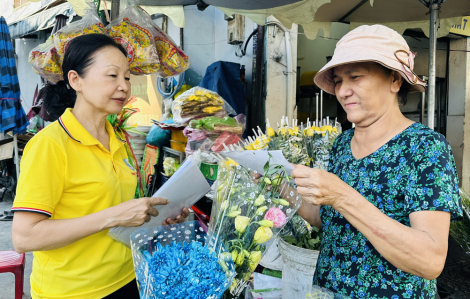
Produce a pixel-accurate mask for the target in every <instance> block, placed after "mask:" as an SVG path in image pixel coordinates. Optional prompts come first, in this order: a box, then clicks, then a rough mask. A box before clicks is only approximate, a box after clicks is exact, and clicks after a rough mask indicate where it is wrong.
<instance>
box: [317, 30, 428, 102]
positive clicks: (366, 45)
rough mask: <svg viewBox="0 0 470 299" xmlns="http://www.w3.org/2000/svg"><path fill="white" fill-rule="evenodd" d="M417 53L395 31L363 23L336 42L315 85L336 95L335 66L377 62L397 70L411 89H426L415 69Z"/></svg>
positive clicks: (412, 90) (422, 90) (318, 74)
mask: <svg viewBox="0 0 470 299" xmlns="http://www.w3.org/2000/svg"><path fill="white" fill-rule="evenodd" d="M414 57H415V53H413V52H412V51H411V50H410V47H408V44H407V43H406V41H405V39H404V38H403V37H402V36H401V35H400V34H399V33H398V32H396V31H395V30H393V29H390V28H388V27H385V26H383V25H372V26H368V25H363V26H360V27H357V28H356V29H354V30H352V31H350V32H349V33H348V34H346V35H345V36H343V38H342V39H341V40H340V41H339V42H338V43H337V44H336V48H335V52H334V54H333V58H332V59H331V60H330V62H328V63H327V64H326V65H325V66H324V67H323V68H322V69H321V70H320V71H319V72H318V73H317V75H316V76H315V77H314V78H313V81H314V82H315V84H316V85H317V86H318V87H320V88H321V89H323V90H324V91H326V92H327V93H329V94H332V95H334V94H335V85H334V81H333V68H334V67H335V66H338V65H342V64H348V63H355V62H367V61H371V62H377V63H380V64H381V65H383V66H384V67H386V68H388V69H391V70H394V71H398V72H399V73H400V74H401V75H402V76H403V78H404V79H405V80H406V81H408V83H410V85H411V86H410V92H415V91H418V92H424V90H425V86H426V82H425V81H423V80H421V79H420V78H419V77H418V76H417V75H416V74H415V73H414V72H413V68H414Z"/></svg>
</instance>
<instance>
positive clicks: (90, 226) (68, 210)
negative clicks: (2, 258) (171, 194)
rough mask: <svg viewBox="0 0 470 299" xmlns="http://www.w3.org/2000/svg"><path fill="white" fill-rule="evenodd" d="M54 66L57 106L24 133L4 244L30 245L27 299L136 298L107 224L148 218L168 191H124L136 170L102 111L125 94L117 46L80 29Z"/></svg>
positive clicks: (52, 89) (124, 67)
mask: <svg viewBox="0 0 470 299" xmlns="http://www.w3.org/2000/svg"><path fill="white" fill-rule="evenodd" d="M62 69H63V73H64V81H61V82H59V83H58V84H57V85H53V86H52V85H51V86H48V87H47V90H46V91H47V103H46V107H47V108H48V112H49V113H54V112H55V113H57V110H53V109H51V107H56V108H57V107H59V110H60V109H61V110H62V111H60V113H59V114H57V116H60V115H61V114H62V112H63V114H62V115H61V116H60V118H59V119H58V120H57V121H55V122H54V123H52V124H51V125H49V126H47V127H46V128H45V129H44V130H42V131H41V132H39V133H38V134H37V135H36V136H35V137H34V138H33V139H31V141H30V142H29V143H28V145H27V146H26V149H25V152H24V155H23V158H22V161H21V175H20V179H19V182H18V188H17V196H16V198H15V202H14V205H13V209H12V210H13V211H14V212H15V214H14V219H13V233H12V236H13V244H14V246H15V249H16V251H17V252H20V253H21V252H29V251H33V252H34V261H33V272H32V275H31V295H32V297H33V299H43V298H70V299H75V298H76V299H79V298H80V299H86V298H89V299H95V298H96V299H98V298H126V299H130V298H139V294H138V290H137V286H136V282H135V274H134V269H133V264H132V256H131V251H130V249H128V248H127V247H125V246H124V245H122V244H120V243H118V242H116V241H114V240H113V239H112V238H110V237H109V236H108V235H107V232H108V230H109V229H110V228H112V227H115V226H127V227H137V226H140V225H142V224H143V223H144V222H148V221H149V220H150V217H151V216H156V215H158V211H157V210H156V209H155V208H154V206H156V205H162V204H163V205H164V204H167V203H168V200H167V199H162V198H138V199H132V198H133V196H134V193H135V188H136V185H137V178H136V170H135V169H134V168H133V167H132V166H131V164H130V163H129V162H128V161H127V160H126V159H127V154H126V150H125V147H124V144H125V141H124V140H122V138H119V136H117V135H116V133H115V131H114V129H113V127H112V126H111V124H110V123H109V122H108V121H107V120H106V117H107V116H108V115H110V114H116V113H119V112H120V111H121V110H122V108H123V106H124V105H125V104H126V102H127V99H128V98H129V96H130V90H131V85H130V81H129V79H130V78H129V77H130V71H129V66H128V61H127V53H126V50H125V49H124V48H123V47H122V46H121V45H119V44H117V43H115V42H114V40H113V39H111V38H110V37H108V36H106V35H102V34H90V35H84V36H79V37H77V38H75V39H73V40H72V41H71V42H70V43H69V45H68V46H67V50H66V52H65V57H64V61H63V65H62ZM60 107H61V108H60ZM68 107H73V110H72V109H70V108H68ZM66 108H68V109H66ZM64 110H65V112H64ZM188 213H189V212H188V210H187V209H184V210H183V213H182V214H181V215H180V216H178V217H177V219H176V220H172V219H168V220H167V221H166V222H168V223H170V224H171V223H174V222H182V221H184V219H185V218H186V217H187V216H188Z"/></svg>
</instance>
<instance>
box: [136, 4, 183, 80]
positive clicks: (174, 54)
mask: <svg viewBox="0 0 470 299" xmlns="http://www.w3.org/2000/svg"><path fill="white" fill-rule="evenodd" d="M142 12H144V13H145V14H146V15H147V16H148V18H150V19H151V17H150V15H148V13H147V12H146V11H144V10H142ZM153 29H154V30H153V31H152V33H153V34H154V42H155V47H156V48H157V53H158V57H159V58H160V63H161V66H160V70H159V71H158V72H157V76H159V77H162V78H167V77H173V76H176V75H179V74H181V73H183V72H185V71H186V70H187V69H188V68H189V67H190V65H191V62H190V60H189V57H188V56H187V55H186V54H185V53H184V52H183V51H182V50H181V49H179V48H178V46H177V45H176V43H175V42H174V41H173V40H172V39H171V37H169V36H168V35H167V34H166V33H165V32H164V31H163V30H161V29H160V28H159V27H158V26H157V25H155V23H153Z"/></svg>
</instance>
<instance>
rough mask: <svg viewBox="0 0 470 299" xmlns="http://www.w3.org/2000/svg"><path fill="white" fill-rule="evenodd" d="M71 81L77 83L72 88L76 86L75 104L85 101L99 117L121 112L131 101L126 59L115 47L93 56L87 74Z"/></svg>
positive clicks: (104, 49) (107, 48)
mask: <svg viewBox="0 0 470 299" xmlns="http://www.w3.org/2000/svg"><path fill="white" fill-rule="evenodd" d="M77 77H78V76H77ZM74 79H75V80H76V82H71V84H74V83H77V84H76V85H75V84H74V86H73V87H74V89H75V90H77V102H78V101H84V102H85V103H84V104H86V105H87V106H89V107H92V108H93V109H95V110H96V112H99V113H103V114H106V115H109V114H117V113H119V112H121V110H122V108H123V107H124V105H125V104H126V102H127V100H128V99H129V97H130V92H131V83H130V70H129V66H128V63H127V58H126V57H125V56H124V54H123V53H122V52H121V51H119V50H118V49H116V48H114V47H106V48H103V49H101V50H99V51H98V52H96V53H95V54H94V58H93V61H92V64H91V65H90V66H89V67H88V69H87V70H86V74H85V75H84V76H82V77H78V78H74ZM72 80H73V79H72ZM75 80H73V81H75Z"/></svg>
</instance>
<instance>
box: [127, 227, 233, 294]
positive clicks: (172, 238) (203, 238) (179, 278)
mask: <svg viewBox="0 0 470 299" xmlns="http://www.w3.org/2000/svg"><path fill="white" fill-rule="evenodd" d="M209 243H210V246H209ZM131 248H132V257H133V260H134V269H135V273H136V280H137V285H138V287H139V294H140V298H141V299H160V298H170V297H171V298H207V299H217V298H220V297H221V296H222V294H223V293H224V292H225V290H226V289H227V288H228V287H229V286H230V284H231V283H232V281H233V279H234V277H235V274H236V273H235V266H234V263H233V261H232V258H231V255H230V253H229V252H227V251H226V249H225V246H224V245H223V243H220V242H219V243H217V242H215V241H214V240H212V241H210V240H209V238H208V237H207V235H206V232H205V231H204V228H203V227H201V226H200V224H199V222H197V221H192V222H184V223H180V224H175V225H165V226H157V227H153V228H142V229H139V230H136V231H135V232H134V233H132V235H131ZM209 248H210V249H209ZM193 295H194V297H193ZM201 296H204V297H201Z"/></svg>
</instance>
